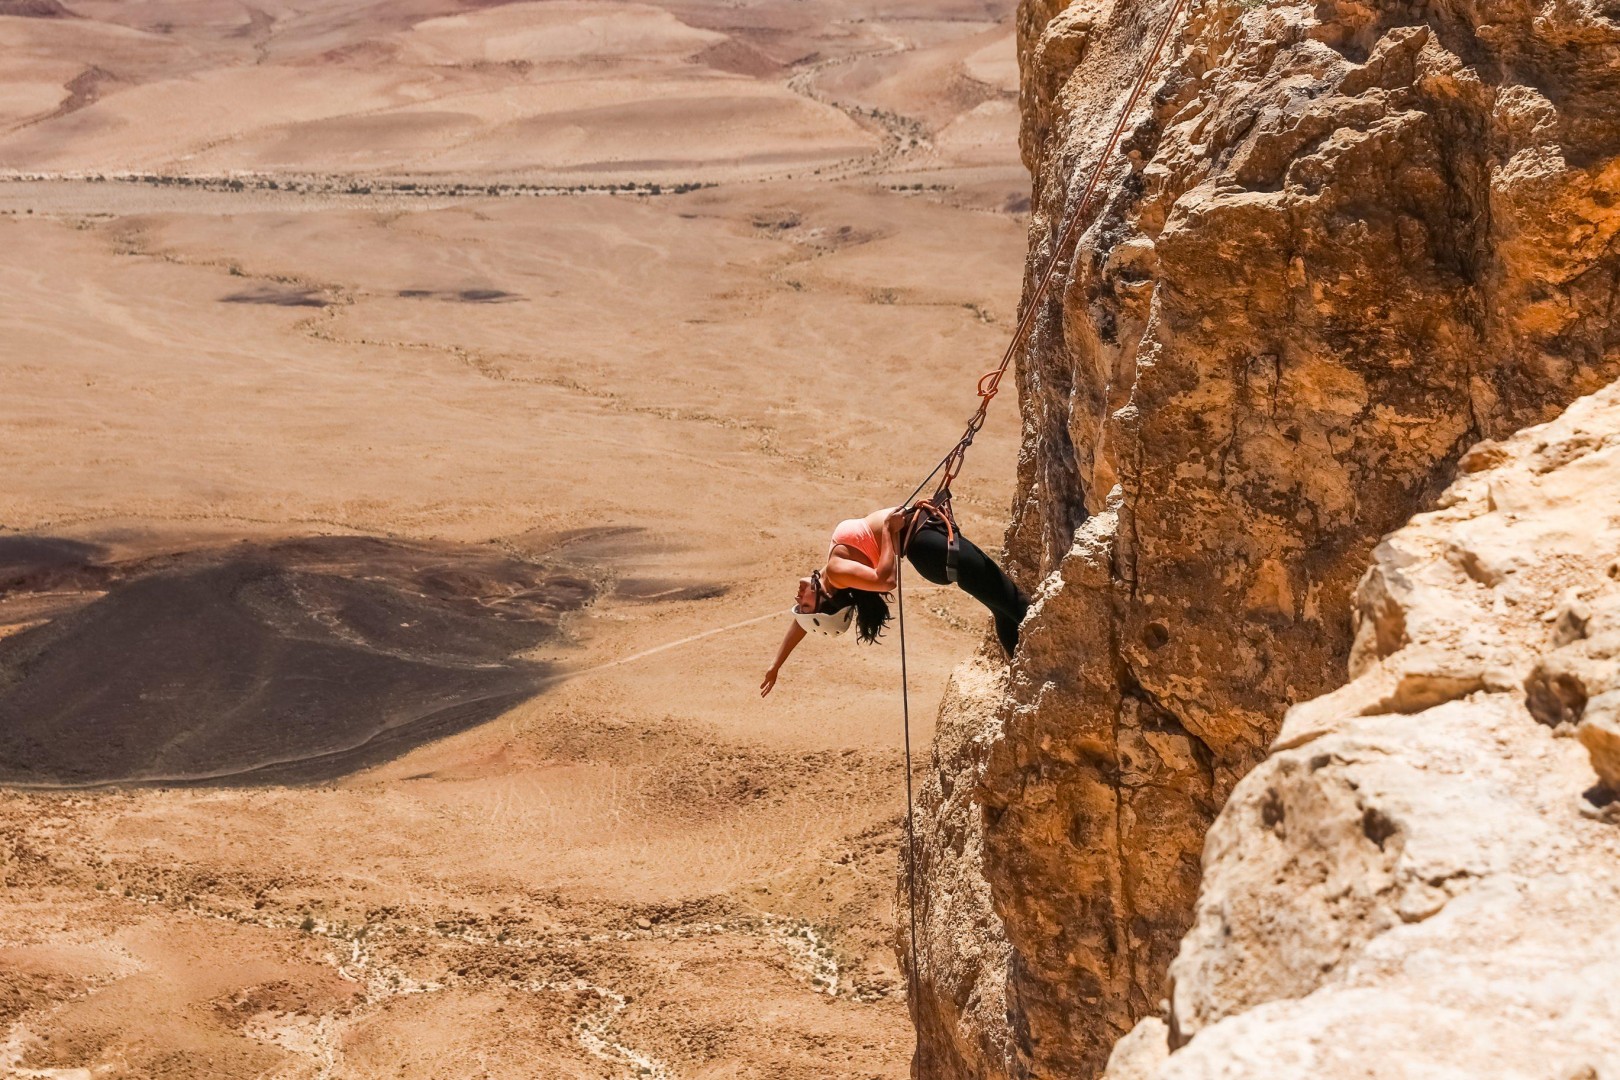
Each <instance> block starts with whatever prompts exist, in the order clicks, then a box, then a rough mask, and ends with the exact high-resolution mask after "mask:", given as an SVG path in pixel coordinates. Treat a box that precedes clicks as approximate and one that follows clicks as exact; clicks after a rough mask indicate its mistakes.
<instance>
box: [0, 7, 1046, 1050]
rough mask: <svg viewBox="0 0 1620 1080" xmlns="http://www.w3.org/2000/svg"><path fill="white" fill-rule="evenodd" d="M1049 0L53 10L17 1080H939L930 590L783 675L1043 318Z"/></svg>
mask: <svg viewBox="0 0 1620 1080" xmlns="http://www.w3.org/2000/svg"><path fill="white" fill-rule="evenodd" d="M1010 14H1011V5H1010V4H1009V3H1006V2H1004V0H990V2H985V3H971V2H966V0H931V2H928V3H922V2H920V0H894V2H892V3H877V4H862V3H858V2H854V0H806V2H803V3H790V2H786V0H762V2H758V3H746V2H745V3H736V4H721V3H705V2H701V0H692V2H689V3H681V2H675V3H668V4H663V5H651V4H635V3H608V2H597V0H584V2H580V0H554V2H545V3H514V4H499V3H489V2H466V3H460V4H458V3H456V2H454V0H408V2H404V3H380V2H379V3H361V2H356V0H303V2H278V0H264V2H263V3H261V4H259V5H258V6H249V5H247V4H244V3H234V2H223V0H218V2H216V0H187V2H180V0H135V2H113V0H84V2H78V0H64V3H63V4H57V3H56V2H55V0H0V252H4V255H3V257H0V297H4V300H3V301H0V475H3V476H4V478H5V482H4V483H3V484H0V1074H4V1075H7V1076H40V1077H60V1078H102V1077H109V1078H113V1077H165V1078H188V1077H199V1078H200V1077H278V1078H289V1080H290V1078H295V1077H299V1078H303V1077H309V1078H313V1077H382V1076H387V1077H422V1078H429V1077H450V1076H456V1077H478V1076H487V1077H501V1078H506V1077H619V1076H625V1077H637V1076H640V1077H670V1078H673V1077H691V1078H722V1077H726V1078H729V1077H760V1078H783V1080H787V1078H798V1077H803V1078H810V1077H816V1078H823V1077H901V1076H904V1075H906V1073H907V1066H908V1060H909V1055H910V1048H911V1031H910V1027H909V1025H908V1023H907V1021H906V1016H905V1006H904V1001H903V995H904V987H903V985H901V981H900V980H899V978H898V977H897V967H896V964H895V961H894V958H893V943H894V935H895V930H894V927H895V925H896V922H895V910H894V904H895V888H894V885H895V870H896V860H897V853H898V851H899V841H900V836H901V832H900V830H901V821H902V814H903V809H904V773H903V768H902V764H901V750H900V721H901V715H900V702H899V697H898V693H897V691H898V686H899V666H898V656H897V647H896V642H895V635H894V633H893V631H891V632H890V634H889V635H888V636H886V638H885V639H884V642H883V643H882V644H880V645H879V646H877V647H874V648H868V647H864V646H859V645H857V644H856V643H855V642H854V641H853V635H851V636H849V637H847V638H843V639H838V640H836V641H830V642H821V641H815V640H812V641H810V642H808V643H807V644H806V645H805V646H803V647H802V648H801V649H800V650H799V653H798V655H796V656H795V657H794V659H793V661H792V662H791V663H790V664H789V666H788V667H787V668H786V669H784V672H783V676H782V679H781V682H780V683H779V685H778V686H777V688H776V690H775V692H774V693H773V694H772V695H771V696H770V697H768V698H766V699H764V700H761V698H760V696H759V691H758V685H759V680H760V677H761V674H762V673H763V671H764V669H765V668H766V666H767V664H768V663H769V660H770V657H771V655H772V653H773V652H774V650H775V648H776V645H777V643H778V641H779V640H780V637H781V634H782V631H783V629H784V626H785V615H784V614H783V613H784V612H785V611H786V609H787V607H788V605H789V604H791V602H792V593H793V586H794V581H795V579H796V578H797V577H798V576H799V575H800V574H803V573H805V572H807V571H808V570H809V569H810V567H811V566H812V565H814V564H815V562H816V560H817V559H818V558H819V557H820V556H821V555H822V554H823V553H824V550H825V549H824V547H822V545H824V544H825V537H826V534H827V532H828V531H829V530H830V528H831V526H832V524H833V523H834V522H836V521H837V520H839V519H840V518H843V517H848V516H852V515H855V514H858V513H864V512H865V511H867V510H869V509H871V508H873V507H877V506H882V505H888V504H891V503H893V502H895V501H897V500H898V499H899V498H900V497H902V496H904V495H905V494H906V493H907V492H908V491H909V490H910V488H911V486H912V485H913V484H914V483H915V482H916V480H917V479H919V478H920V477H921V475H922V474H923V473H925V472H926V471H927V470H928V468H929V467H930V466H931V465H932V464H933V462H934V461H935V460H936V459H937V458H938V456H939V455H940V454H941V453H943V452H944V450H945V449H946V448H947V447H948V446H949V444H950V442H951V441H952V440H953V439H954V438H955V437H956V435H957V434H958V433H959V431H960V425H961V423H962V422H963V421H964V420H965V419H966V417H967V415H968V414H969V413H970V412H971V411H972V409H973V407H974V405H975V399H974V396H973V386H974V382H975V379H976V378H977V376H978V373H979V372H980V371H981V370H982V369H983V368H985V367H987V366H990V365H992V364H993V362H994V361H995V359H996V357H997V356H998V355H999V353H1000V350H1001V348H1002V347H1003V346H1004V344H1005V342H1006V339H1007V337H1008V335H1009V333H1010V331H1011V323H1012V318H1013V315H1014V305H1015V303H1016V299H1017V290H1018V286H1019V282H1020V279H1021V274H1022V266H1023V254H1024V228H1025V213H1026V211H1027V195H1028V178H1027V175H1026V174H1025V173H1024V171H1023V169H1022V167H1021V165H1020V164H1019V161H1018V152H1017V109H1016V92H1017V79H1018V75H1017V69H1016V64H1015V62H1014V56H1013V45H1012V25H1011V21H1010ZM996 408H997V410H998V411H997V412H996V413H995V414H994V415H993V417H992V422H991V425H990V427H989V428H987V430H986V431H985V433H984V434H983V436H981V438H980V439H979V442H978V444H977V446H976V447H975V449H974V453H973V457H972V459H971V464H970V467H969V471H968V474H967V476H966V478H965V480H964V482H963V483H962V484H961V485H960V489H959V492H958V506H959V511H960V513H961V516H962V519H963V524H964V526H965V527H966V528H967V530H968V532H969V534H970V535H973V536H976V537H977V538H978V539H979V540H980V542H981V543H982V544H983V546H985V547H986V548H988V549H992V550H993V549H995V548H996V547H997V546H998V545H999V543H1000V535H1001V528H1002V525H1003V524H1004V519H1005V514H1006V508H1007V504H1008V497H1009V493H1010V491H1011V486H1012V473H1013V467H1014V462H1013V455H1014V447H1015V445H1016V435H1017V431H1016V427H1017V410H1016V405H1015V403H1014V402H1013V401H1012V400H1010V397H1009V398H1007V399H1005V400H1003V401H998V402H997V406H996ZM909 599H910V605H909V612H910V618H909V620H908V627H907V629H908V644H909V646H910V650H911V651H910V664H911V681H912V702H913V709H912V725H913V741H914V745H915V746H918V747H920V748H923V752H922V754H921V755H920V757H919V761H918V768H919V769H922V768H926V747H927V742H928V736H929V726H930V721H931V718H932V714H933V708H934V705H935V703H936V702H937V701H938V698H939V692H940V689H941V687H942V685H943V682H944V680H945V678H946V676H947V674H948V672H949V671H950V669H951V667H952V665H953V664H955V663H956V662H957V661H958V660H960V659H963V658H966V657H968V656H971V655H972V654H973V653H974V652H975V651H976V650H978V649H980V648H983V647H984V645H985V630H986V625H987V621H986V620H985V619H984V618H983V617H982V612H981V610H980V609H978V608H977V607H976V606H975V605H974V604H973V603H972V602H971V601H969V600H967V598H965V597H961V596H959V595H956V594H954V593H948V592H944V591H940V590H933V589H928V588H924V587H922V586H921V583H918V587H917V588H916V589H915V590H914V591H913V592H912V593H911V594H910V596H909ZM289 718H291V719H289Z"/></svg>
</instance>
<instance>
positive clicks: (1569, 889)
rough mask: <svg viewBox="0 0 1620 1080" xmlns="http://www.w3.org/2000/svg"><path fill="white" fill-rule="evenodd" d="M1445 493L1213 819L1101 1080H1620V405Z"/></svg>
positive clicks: (1376, 568)
mask: <svg viewBox="0 0 1620 1080" xmlns="http://www.w3.org/2000/svg"><path fill="white" fill-rule="evenodd" d="M1462 467H1463V470H1464V473H1465V475H1464V476H1463V477H1462V478H1461V479H1459V480H1458V481H1457V483H1456V484H1454V485H1453V486H1452V488H1451V489H1450V490H1448V491H1447V492H1446V493H1445V495H1443V496H1442V497H1441V499H1440V503H1439V505H1440V509H1438V510H1435V511H1433V512H1431V513H1425V514H1420V515H1419V516H1418V517H1417V518H1414V519H1413V521H1412V523H1411V524H1410V525H1408V526H1407V527H1406V528H1404V529H1401V530H1400V531H1399V532H1397V533H1395V534H1394V535H1393V536H1390V537H1389V538H1388V539H1386V540H1385V541H1384V542H1383V543H1381V544H1379V545H1378V547H1377V549H1376V551H1375V552H1374V556H1373V566H1372V569H1371V570H1370V571H1369V572H1368V573H1367V576H1366V577H1365V578H1363V579H1362V582H1361V587H1360V589H1359V590H1357V594H1356V603H1355V624H1356V627H1357V632H1356V637H1355V644H1354V646H1353V648H1352V658H1351V667H1350V671H1351V675H1352V676H1353V678H1352V681H1351V682H1350V683H1349V684H1348V685H1346V686H1345V687H1343V688H1341V689H1339V690H1337V691H1335V692H1334V693H1331V694H1328V695H1327V696H1325V697H1322V698H1318V699H1316V700H1314V701H1311V702H1309V703H1306V704H1303V705H1298V706H1296V707H1294V708H1293V709H1292V710H1290V711H1289V713H1288V715H1287V718H1286V719H1285V720H1284V722H1283V725H1282V731H1281V733H1280V734H1279V735H1278V737H1277V740H1276V742H1275V744H1274V746H1273V750H1272V753H1271V756H1270V757H1269V758H1267V760H1266V761H1265V762H1263V763H1262V764H1261V765H1260V766H1259V767H1257V768H1256V769H1254V770H1253V771H1252V772H1250V773H1249V774H1248V775H1247V776H1246V777H1244V779H1243V781H1242V782H1241V783H1239V784H1238V786H1237V789H1236V790H1235V791H1234V792H1233V793H1232V797H1231V799H1230V800H1228V802H1227V804H1226V807H1225V809H1224V810H1222V811H1221V814H1220V817H1219V818H1217V819H1216V822H1215V825H1214V827H1213V828H1212V829H1211V830H1210V833H1209V840H1208V844H1207V846H1206V848H1205V852H1204V860H1205V874H1204V884H1203V888H1202V890H1201V892H1200V895H1199V898H1198V907H1197V915H1196V919H1195V922H1194V925H1193V929H1192V932H1191V933H1189V934H1188V935H1187V938H1186V940H1185V941H1184V942H1183V943H1182V946H1181V952H1180V955H1179V956H1177V958H1176V960H1175V962H1174V963H1173V964H1172V965H1171V967H1170V973H1171V978H1172V982H1173V985H1174V991H1173V993H1172V994H1171V998H1170V1005H1171V1009H1170V1014H1169V1018H1168V1019H1169V1024H1168V1029H1167V1027H1166V1024H1165V1023H1164V1022H1163V1021H1161V1020H1159V1019H1157V1018H1153V1019H1149V1020H1144V1021H1143V1022H1142V1023H1141V1024H1140V1025H1139V1026H1138V1028H1137V1030H1136V1031H1135V1032H1133V1034H1132V1035H1131V1036H1130V1037H1128V1038H1127V1039H1126V1040H1125V1041H1124V1042H1122V1043H1121V1044H1120V1046H1119V1047H1118V1049H1116V1051H1115V1054H1114V1058H1113V1061H1112V1062H1111V1066H1110V1070H1109V1076H1110V1078H1111V1080H1148V1078H1154V1080H1170V1078H1177V1080H1191V1078H1194V1077H1217V1076H1237V1075H1241V1076H1244V1077H1251V1078H1256V1080H1259V1078H1266V1077H1276V1078H1278V1080H1282V1078H1284V1077H1288V1078H1292V1077H1299V1076H1313V1077H1349V1076H1368V1075H1376V1076H1403V1077H1404V1076H1413V1077H1416V1076H1480V1077H1484V1076H1489V1077H1502V1078H1507V1077H1526V1078H1529V1077H1554V1078H1557V1080H1574V1078H1582V1077H1584V1078H1596V1077H1600V1076H1601V1077H1608V1076H1615V1075H1620V1039H1617V1037H1616V1033H1620V997H1617V996H1616V995H1615V993H1614V992H1613V988H1614V986H1615V985H1616V981H1617V980H1620V938H1617V937H1616V935H1615V933H1614V927H1615V926H1616V925H1620V815H1617V813H1616V811H1620V802H1617V801H1616V798H1617V796H1620V774H1617V773H1616V772H1615V770H1614V767H1613V766H1614V758H1613V745H1614V743H1613V738H1614V732H1615V731H1616V721H1617V720H1620V692H1617V688H1620V385H1617V386H1612V387H1609V388H1608V389H1606V390H1603V391H1601V392H1600V393H1599V394H1597V395H1595V396H1594V397H1592V398H1586V399H1583V400H1582V401H1580V402H1577V403H1576V405H1575V406H1574V407H1572V408H1571V409H1570V411H1569V412H1568V413H1566V414H1565V415H1564V416H1562V417H1560V418H1559V419H1558V420H1557V421H1555V422H1554V423H1552V424H1549V425H1546V426H1545V427H1538V428H1531V429H1530V430H1528V431H1525V432H1522V433H1521V434H1519V435H1517V436H1515V437H1514V438H1513V439H1511V440H1509V441H1508V442H1507V443H1505V444H1500V445H1499V444H1491V443H1487V444H1484V445H1483V446H1481V447H1479V448H1477V449H1475V450H1473V451H1471V452H1470V453H1469V454H1468V456H1467V457H1465V458H1464V459H1463V462H1462ZM1569 736H1574V737H1569ZM1172 1046H1174V1047H1179V1049H1177V1050H1176V1051H1175V1052H1174V1053H1170V1049H1171V1047H1172ZM1369 1068H1370V1070H1371V1071H1369Z"/></svg>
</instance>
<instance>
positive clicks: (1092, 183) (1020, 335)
mask: <svg viewBox="0 0 1620 1080" xmlns="http://www.w3.org/2000/svg"><path fill="white" fill-rule="evenodd" d="M1185 5H1186V0H1175V3H1174V4H1172V5H1171V7H1170V17H1169V18H1167V19H1165V21H1164V27H1163V28H1162V29H1161V30H1160V31H1159V37H1158V40H1157V41H1155V42H1154V43H1153V52H1152V54H1151V55H1150V56H1149V57H1148V61H1147V63H1146V64H1144V65H1143V66H1142V73H1141V74H1140V75H1138V76H1137V78H1136V85H1135V86H1133V87H1132V88H1131V96H1130V97H1129V98H1128V99H1127V100H1126V102H1125V108H1123V109H1122V110H1120V114H1119V119H1118V120H1116V121H1115V123H1114V130H1113V132H1112V133H1111V134H1110V135H1109V136H1108V144H1107V145H1106V146H1104V147H1103V152H1102V153H1101V154H1100V155H1098V157H1097V164H1096V165H1094V166H1093V167H1092V169H1091V176H1090V177H1089V178H1088V179H1087V180H1086V187H1085V190H1084V191H1083V192H1082V193H1081V195H1080V201H1079V202H1078V203H1077V204H1076V205H1075V208H1074V213H1073V215H1071V216H1070V218H1069V223H1068V224H1067V225H1065V226H1064V227H1063V231H1062V232H1060V233H1059V234H1058V238H1057V244H1056V245H1055V246H1054V247H1053V249H1052V258H1051V260H1050V261H1049V262H1048V263H1047V264H1046V271H1045V272H1044V273H1043V274H1041V277H1040V280H1039V281H1038V282H1036V284H1035V291H1034V292H1032V293H1031V294H1030V296H1029V303H1028V304H1026V305H1025V307H1024V314H1023V317H1022V318H1020V319H1019V320H1018V328H1017V329H1016V330H1014V331H1013V336H1012V340H1011V341H1009V342H1008V343H1007V351H1006V352H1004V353H1002V354H1001V363H1000V364H998V365H996V367H995V368H994V369H992V370H990V371H987V372H985V373H984V374H983V375H981V376H980V377H979V386H978V394H979V407H978V409H977V410H976V411H975V412H974V413H973V417H972V419H970V420H969V421H968V424H967V430H966V431H964V432H963V433H962V437H961V438H960V439H958V440H957V441H956V445H955V446H953V447H951V449H950V452H949V453H947V454H946V455H945V456H944V457H943V458H941V459H940V462H939V464H938V465H935V466H934V468H933V471H932V472H930V473H929V474H928V475H927V476H925V477H923V480H922V483H920V484H918V485H917V487H916V489H915V490H914V491H912V493H911V495H910V496H909V497H908V498H907V499H906V501H905V503H904V504H903V505H905V506H910V505H911V504H912V501H913V500H914V499H916V498H917V495H918V493H920V492H921V491H922V489H923V488H925V487H927V486H928V481H930V480H932V479H933V478H934V477H935V476H936V475H938V474H939V472H940V471H941V470H942V469H943V470H944V473H945V475H944V476H943V477H941V478H940V482H939V486H938V487H937V488H936V489H935V493H934V496H933V499H932V501H933V502H934V503H936V504H938V505H939V506H940V507H941V508H942V509H943V510H944V511H945V512H946V513H947V514H948V513H949V512H950V505H951V494H950V492H951V483H952V481H954V480H955V479H956V477H957V474H958V473H960V472H961V471H962V462H963V460H964V459H965V458H966V457H967V451H968V447H970V446H972V445H973V437H974V436H975V435H977V434H978V433H979V429H980V428H982V427H984V421H985V417H986V415H987V414H988V413H989V411H990V402H991V401H992V400H994V398H995V396H996V392H997V391H999V390H1000V389H1001V377H1002V376H1003V375H1005V374H1007V368H1008V366H1009V365H1010V364H1011V363H1012V361H1013V357H1014V356H1016V355H1017V354H1018V349H1019V346H1021V345H1022V344H1023V342H1024V338H1025V337H1026V336H1027V335H1028V334H1029V331H1030V328H1031V327H1032V326H1034V325H1035V315H1036V312H1038V311H1039V310H1040V306H1041V300H1042V299H1043V298H1044V297H1045V296H1046V290H1047V288H1048V287H1049V286H1050V285H1051V284H1052V279H1053V278H1054V277H1055V276H1056V275H1057V268H1058V266H1059V264H1060V263H1062V261H1063V251H1064V249H1065V248H1067V247H1068V246H1069V240H1070V238H1071V237H1073V236H1075V235H1078V233H1077V229H1078V227H1079V225H1080V223H1081V222H1082V221H1084V220H1085V215H1086V209H1087V207H1088V206H1089V205H1090V203H1091V197H1092V195H1093V194H1095V193H1096V191H1097V184H1098V182H1099V181H1100V180H1101V179H1102V175H1103V170H1104V169H1105V168H1106V167H1107V165H1108V163H1109V159H1111V158H1112V157H1113V156H1114V150H1115V148H1116V147H1118V145H1119V138H1120V136H1121V135H1122V134H1124V132H1125V125H1126V124H1127V123H1128V122H1129V121H1130V117H1131V113H1132V112H1133V111H1134V110H1135V109H1136V103H1137V102H1138V101H1139V100H1141V97H1142V91H1143V90H1145V89H1146V88H1147V83H1148V77H1149V76H1151V75H1152V74H1153V69H1154V68H1155V67H1157V66H1158V64H1159V57H1160V56H1161V55H1162V54H1163V53H1164V46H1165V43H1166V42H1167V41H1169V40H1170V31H1171V30H1172V29H1173V28H1174V27H1175V25H1176V19H1177V18H1179V17H1180V15H1181V9H1182V8H1183V7H1184V6H1185Z"/></svg>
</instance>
